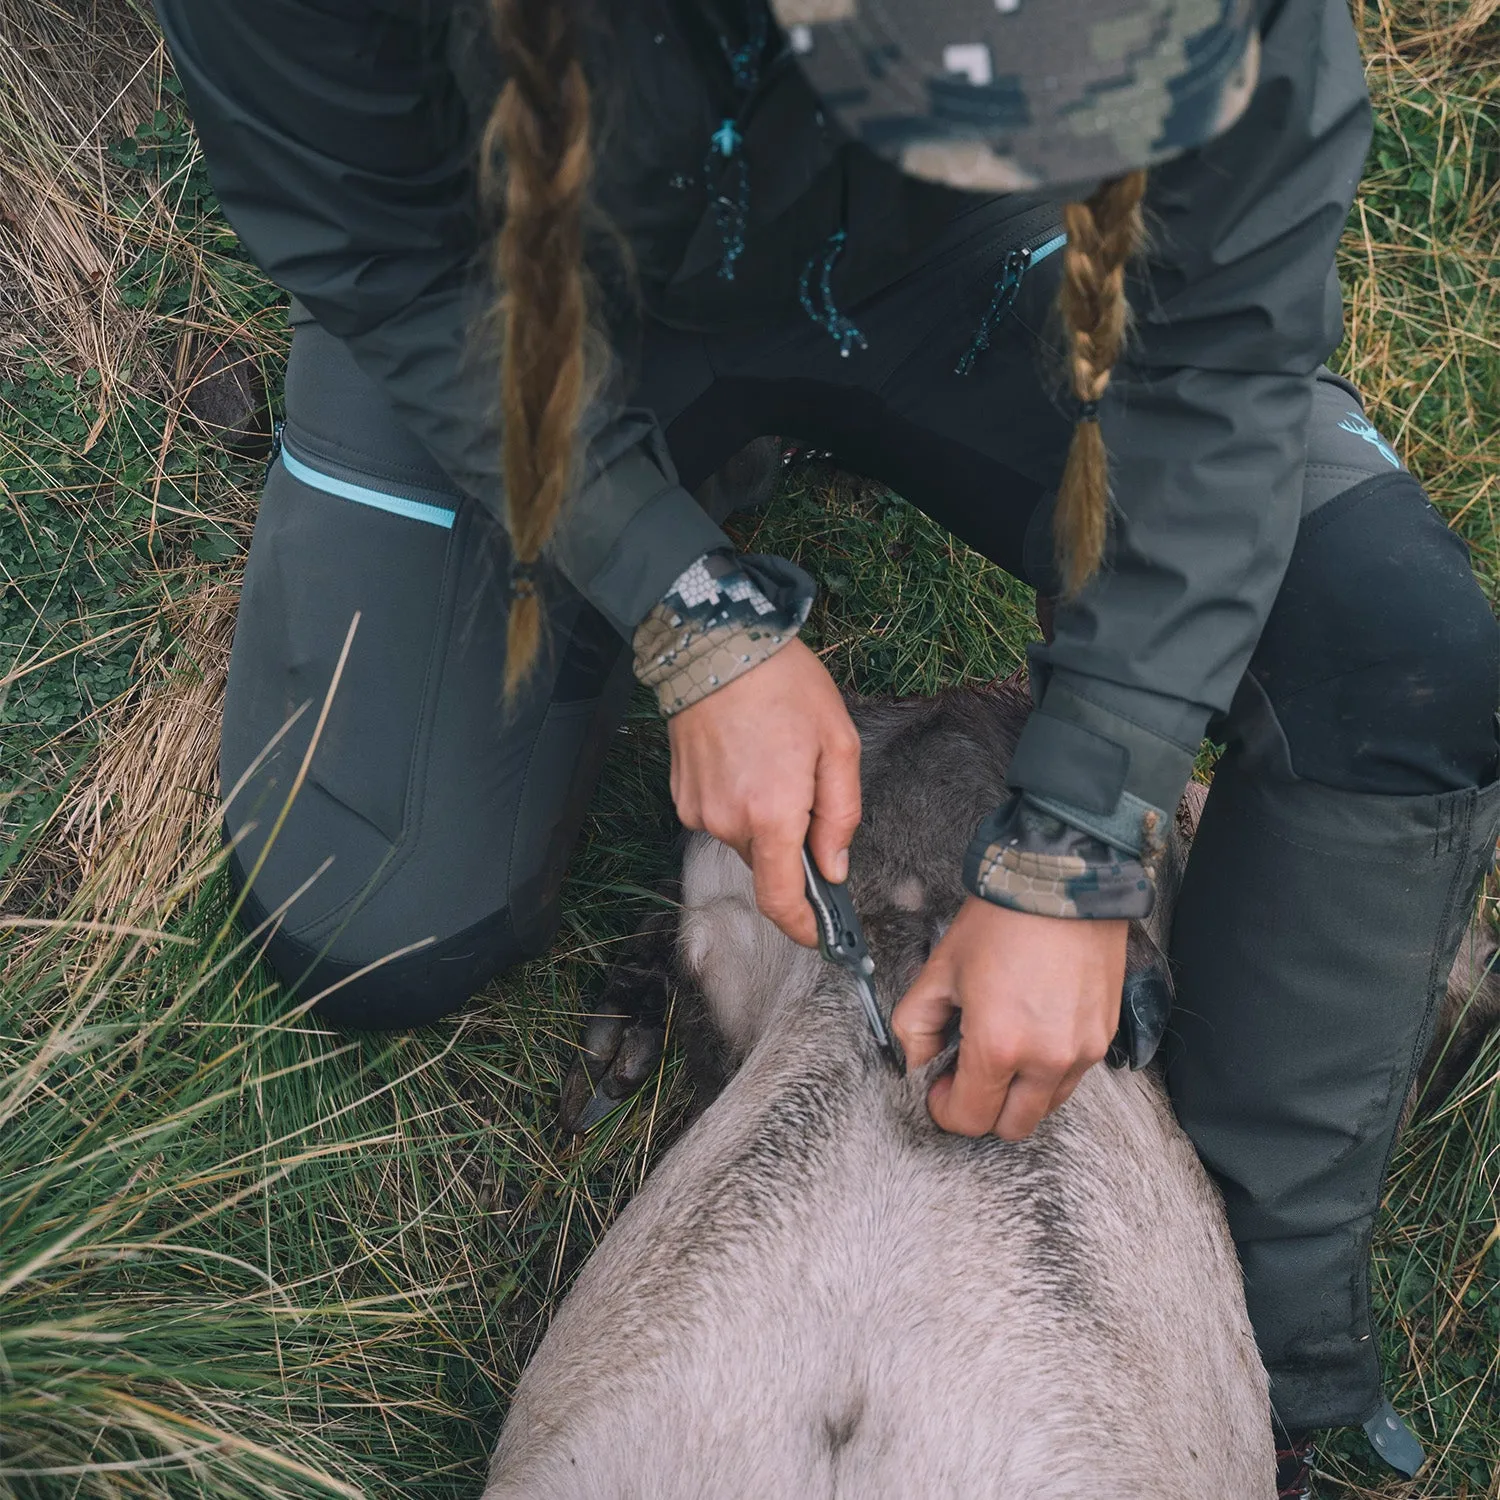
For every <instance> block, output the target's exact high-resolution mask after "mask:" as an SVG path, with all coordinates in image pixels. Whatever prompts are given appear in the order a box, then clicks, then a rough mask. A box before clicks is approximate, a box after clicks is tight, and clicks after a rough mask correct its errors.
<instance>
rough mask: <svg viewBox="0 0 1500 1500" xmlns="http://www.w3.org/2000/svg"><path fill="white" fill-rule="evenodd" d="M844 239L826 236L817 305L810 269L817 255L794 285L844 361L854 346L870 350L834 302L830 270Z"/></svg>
mask: <svg viewBox="0 0 1500 1500" xmlns="http://www.w3.org/2000/svg"><path fill="white" fill-rule="evenodd" d="M847 238H848V235H847V233H846V232H845V231H844V230H842V229H839V230H836V231H835V232H834V233H833V234H831V235H829V237H828V240H827V243H826V244H825V245H824V247H823V269H822V273H821V274H820V275H819V277H818V299H819V300H818V302H816V303H815V302H814V301H813V294H812V279H813V270H814V267H815V266H816V265H817V262H818V257H817V256H816V255H813V256H810V257H809V259H808V262H807V264H806V265H805V266H803V268H802V276H801V279H800V280H799V281H798V283H797V295H798V298H799V300H800V301H801V303H802V310H803V312H805V313H806V314H807V315H808V317H809V318H811V319H812V320H813V322H814V323H816V324H817V325H818V327H819V328H823V329H826V330H827V333H828V336H829V337H830V338H831V339H833V341H834V342H835V343H836V344H837V345H838V346H839V353H840V354H841V355H842V356H843V357H844V358H845V359H848V358H849V351H850V350H851V349H852V348H854V347H855V346H856V345H858V347H859V348H861V349H868V348H869V347H870V345H869V342H868V340H866V338H865V336H864V334H862V333H861V332H860V331H859V329H858V328H857V327H856V326H855V325H854V323H852V322H851V321H850V320H849V319H848V318H846V317H845V316H844V314H843V313H841V312H840V311H839V310H838V307H837V306H836V305H835V303H834V300H833V267H834V263H835V262H836V261H837V260H838V258H839V254H840V252H841V251H842V250H843V248H844V241H845V240H846V239H847ZM819 303H821V306H820V305H819Z"/></svg>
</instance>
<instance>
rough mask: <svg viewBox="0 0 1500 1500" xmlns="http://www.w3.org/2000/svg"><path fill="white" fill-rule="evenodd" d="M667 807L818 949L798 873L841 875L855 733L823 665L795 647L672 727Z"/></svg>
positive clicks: (852, 820) (853, 808)
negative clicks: (731, 857)
mask: <svg viewBox="0 0 1500 1500" xmlns="http://www.w3.org/2000/svg"><path fill="white" fill-rule="evenodd" d="M667 733H668V737H669V739H670V741H671V745H672V800H673V802H675V803H676V805H677V816H678V817H679V818H681V819H682V821H683V823H684V824H686V826H687V827H689V828H701V829H703V830H704V831H705V832H706V833H711V834H712V835H713V836H714V837H715V838H716V839H719V840H720V841H721V842H722V843H725V844H728V845H729V847H730V848H731V849H733V850H735V851H736V852H737V853H738V854H739V856H740V858H741V859H743V860H744V861H745V863H746V864H747V865H749V866H750V869H751V871H752V873H753V874H754V876H755V904H756V905H757V906H758V907H759V908H760V910H761V912H762V913H763V914H764V915H765V916H767V917H769V918H770V919H771V921H773V922H774V923H775V924H776V925H777V926H778V927H779V928H780V929H781V930H782V931H783V932H784V933H786V935H787V936H788V937H789V938H792V939H793V940H794V941H796V942H799V943H801V944H803V945H804V946H805V947H808V948H813V947H816V946H817V941H818V929H817V921H816V919H815V918H814V916H813V910H812V907H810V906H809V905H808V904H807V895H806V889H805V885H804V879H803V873H802V845H803V841H804V840H806V841H808V842H809V844H810V845H811V848H812V854H813V858H814V860H816V862H817V866H818V869H819V870H820V871H822V873H823V875H824V877H825V878H826V879H828V880H832V881H842V880H844V879H846V878H847V877H848V874H849V841H850V840H851V839H852V838H853V837H854V830H855V829H856V828H857V827H858V826H859V811H860V803H859V731H858V730H856V729H855V727H854V721H853V720H852V719H851V718H850V717H849V711H848V710H847V709H846V708H845V707H844V700H843V699H842V698H841V697H840V696H839V690H838V689H837V688H836V687H835V686H834V683H833V678H832V677H830V676H829V675H828V670H827V668H826V667H824V665H823V663H822V662H821V661H819V660H818V658H817V657H816V656H815V655H814V654H813V653H812V651H810V650H809V649H808V648H807V647H806V646H804V645H803V644H802V642H801V641H799V640H793V641H789V642H787V644H786V645H785V646H783V647H782V648H781V649H780V650H779V651H778V652H777V653H776V654H775V655H774V656H773V657H771V658H770V659H769V660H767V661H764V662H762V663H761V664H760V665H759V666H757V667H754V668H752V669H751V670H750V671H748V672H746V673H745V675H744V676H743V677H737V678H736V679H735V680H734V681H733V682H731V683H727V684H726V685H725V686H724V687H721V688H719V689H718V690H717V691H716V692H713V693H710V694H709V695H708V697H706V698H703V699H700V700H699V701H698V702H697V703H695V704H693V705H692V707H691V708H684V709H682V710H681V711H680V712H679V713H676V714H674V715H673V716H672V718H671V719H669V720H668V723H667Z"/></svg>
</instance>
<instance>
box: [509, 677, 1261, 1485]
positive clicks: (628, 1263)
mask: <svg viewBox="0 0 1500 1500" xmlns="http://www.w3.org/2000/svg"><path fill="white" fill-rule="evenodd" d="M1027 707H1028V705H1027V701H1026V699H1025V696H1024V694H1023V693H1022V692H1020V691H1019V690H1018V689H1017V688H1015V687H1014V686H1013V685H1010V684H1006V685H1003V686H1002V687H1000V688H998V689H995V690H991V691H968V692H954V693H949V694H946V695H944V696H942V697H940V698H938V699H935V700H907V701H901V702H894V703H891V702H885V703H868V704H857V705H854V713H855V719H856V722H857V723H858V724H859V727H860V730H861V733H862V735H863V738H864V796H865V817H864V822H863V825H862V826H861V829H860V832H859V834H858V836H857V838H856V840H855V843H854V846H853V850H852V855H851V864H852V873H851V877H850V879H851V888H852V894H853V896H854V900H855V903H856V905H857V907H858V908H859V910H860V912H861V915H862V917H863V918H864V922H865V926H866V930H867V934H868V936H869V939H870V943H871V948H872V951H873V952H874V954H875V957H876V960H877V965H878V981H879V987H880V992H881V1000H882V1003H883V1004H884V1005H885V1006H886V1008H887V1009H889V1007H890V1006H891V1005H892V1004H893V1003H894V1001H895V1000H896V999H897V998H899V996H900V995H901V993H902V991H903V989H904V988H905V986H906V985H907V984H908V983H909V982H910V980H911V978H912V977H913V975H914V974H915V973H916V971H917V969H918V968H919V967H920V965H921V963H922V961H923V960H924V958H925V957H926V954H927V952H928V951H929V949H930V947H931V944H932V943H933V942H934V941H935V940H936V939H937V937H938V936H939V935H940V933H941V931H942V929H943V927H944V926H945V925H946V923H947V922H948V921H950V920H951V919H952V917H953V914H954V913H955V912H956V910H957V908H958V906H959V904H960V902H961V901H962V899H963V891H962V889H961V886H960V884H959V878H958V871H959V856H960V854H961V852H962V849H963V846H964V844H965V843H966V841H967V838H968V835H969V832H970V830H971V829H972V828H973V827H974V825H975V824H976V823H977V821H978V820H979V818H980V816H981V815H982V814H983V813H984V812H986V811H987V810H988V809H989V808H990V807H992V806H993V805H994V804H995V803H996V802H997V801H998V800H999V798H1000V796H1001V795H1002V789H1003V770H1004V766H1005V763H1006V762H1007V760H1008V758H1009V753H1010V750H1011V749H1012V748H1013V746H1014V743H1015V738H1016V735H1017V733H1018V732H1019V729H1020V726H1021V723H1022V722H1023V721H1024V718H1025V714H1026V711H1027ZM1188 821H1191V819H1190V816H1189V818H1188ZM1182 862H1183V843H1182V836H1181V831H1179V834H1178V837H1177V838H1176V839H1175V840H1174V843H1173V847H1172V849H1171V850H1170V851H1169V853H1168V856H1167V859H1166V860H1165V861H1164V864H1163V869H1162V884H1163V886H1164V887H1166V888H1168V892H1169V894H1170V890H1171V889H1174V888H1175V883H1176V880H1177V879H1178V877H1179V876H1180V871H1181V867H1182ZM683 898H684V899H683V911H682V922H681V932H680V937H679V942H678V960H679V962H680V964H681V968H682V970H683V972H684V974H685V975H686V977H687V978H688V979H689V980H690V981H691V982H692V983H693V984H694V985H695V986H696V988H697V989H698V990H699V991H700V992H701V995H702V999H703V1001H704V1003H705V1006H706V1011H707V1015H708V1018H709V1021H710V1023H711V1026H712V1028H713V1032H714V1034H715V1036H716V1037H717V1039H718V1044H719V1050H720V1053H721V1056H722V1061H723V1063H724V1065H725V1071H727V1072H729V1073H731V1075H732V1076H730V1077H729V1081H728V1083H727V1085H726V1086H725V1087H724V1089H723V1092H722V1093H721V1094H720V1095H719V1096H718V1098H717V1099H715V1100H714V1102H713V1103H712V1104H711V1105H710V1106H709V1107H708V1108H707V1110H706V1111H705V1112H704V1113H703V1115H702V1116H701V1117H700V1118H699V1120H698V1121H697V1122H696V1124H695V1125H694V1126H693V1127H692V1128H691V1129H690V1130H689V1131H688V1132H687V1133H686V1134H685V1135H684V1136H683V1137H682V1138H681V1139H680V1140H679V1141H678V1142H677V1144H676V1145H675V1146H674V1147H673V1148H672V1150H671V1151H670V1152H668V1153H667V1155H666V1156H665V1157H664V1158H663V1160H662V1161H661V1163H660V1164H659V1165H658V1166H657V1168H656V1169H655V1171H654V1172H653V1173H652V1174H651V1176H650V1178H649V1179H648V1180H647V1182H646V1184H645V1186H644V1187H643V1188H642V1190H641V1191H640V1193H638V1194H637V1196H636V1197H635V1199H634V1200H633V1201H632V1202H631V1203H630V1205H629V1206H628V1207H627V1208H626V1209H625V1211H624V1212H623V1213H622V1214H621V1216H620V1218H619V1219H618V1220H617V1221H616V1223H615V1224H614V1226H613V1227H612V1228H611V1229H610V1231H609V1232H608V1234H607V1235H606V1236H605V1237H604V1239H603V1241H602V1242H601V1243H600V1245H599V1247H598V1249H597V1250H596V1252H595V1253H594V1255H593V1257H592V1258H591V1259H590V1261H589V1262H588V1264H587V1265H586V1266H585V1267H584V1269H583V1271H582V1272H581V1273H580V1275H579V1277H578V1280H577V1283H576V1284H575V1286H574V1288H573V1290H572V1292H571V1293H570V1294H569V1296H568V1297H567V1299H566V1301H565V1302H564V1304H563V1305H562V1307H561V1309H560V1310H559V1312H558V1314H557V1316H556V1318H555V1319H554V1321H553V1323H552V1326H551V1329H550V1330H549V1332H548V1334H547V1336H546V1338H545V1339H544V1340H543V1342H542V1344H541V1346H540V1348H539V1349H538V1351H537V1353H536V1356H535V1358H534V1359H533V1360H532V1362H531V1364H530V1365H529V1367H528V1368H527V1370H526V1372H525V1374H524V1375H523V1377H522V1380H521V1382H520V1385H519V1387H518V1389H517V1391H516V1395H515V1399H514V1402H513V1403H512V1406H511V1409H510V1413H509V1416H508V1419H507V1421H506V1423H505V1428H504V1431H503V1433H502V1434H501V1438H500V1444H499V1448H498V1450H497V1452H496V1455H495V1459H494V1463H493V1467H492V1471H491V1477H490V1483H489V1487H488V1488H487V1489H486V1491H485V1500H520V1497H522V1496H525V1497H528V1500H599V1497H606V1496H607V1497H610V1500H707V1497H712V1500H737V1497H744V1500H751V1497H754V1500H782V1497H785V1500H811V1497H819V1500H822V1497H849V1500H912V1497H925V1500H939V1497H954V1500H958V1497H962V1500H986V1497H995V1500H1001V1497H1006V1500H1021V1497H1026V1500H1075V1497H1079V1500H1081V1497H1085V1496H1087V1497H1089V1500H1095V1497H1098V1496H1109V1497H1112V1500H1135V1497H1139V1500H1145V1497H1148V1496H1149V1497H1151V1500H1174V1497H1181V1500H1189V1497H1191V1500H1203V1497H1206V1496H1212V1497H1214V1500H1267V1497H1269V1496H1271V1495H1272V1494H1273V1493H1274V1489H1275V1485H1274V1465H1273V1460H1272V1451H1271V1450H1272V1443H1271V1428H1270V1408H1269V1403H1268V1400H1267V1388H1266V1376H1265V1372H1264V1370H1263V1368H1262V1366H1261V1364H1260V1360H1259V1357H1258V1355H1257V1353H1256V1349H1255V1343H1254V1339H1253V1336H1252V1333H1251V1330H1250V1326H1249V1322H1248V1319H1247V1317H1246V1313H1245V1305H1244V1298H1243V1295H1242V1292H1241V1285H1240V1274H1239V1270H1238V1267H1237V1264H1236V1261H1235V1256H1234V1250H1233V1247H1232V1245H1231V1243H1230V1240H1229V1236H1228V1232H1227V1230H1226V1227H1225V1223H1224V1217H1223V1212H1222V1209H1221V1206H1220V1204H1219V1201H1218V1198H1217V1195H1216V1193H1215V1191H1214V1189H1213V1187H1212V1186H1211V1184H1210V1183H1209V1181H1208V1179H1207V1177H1206V1176H1205V1175H1204V1173H1203V1171H1202V1169H1201V1167H1200V1166H1199V1164H1198V1161H1197V1158H1196V1157H1195V1155H1194V1153H1193V1151H1192V1148H1191V1146H1190V1145H1189V1143H1188V1141H1187V1139H1186V1137H1185V1136H1184V1135H1183V1134H1182V1132H1181V1130H1180V1129H1179V1128H1178V1127H1177V1125H1176V1123H1175V1122H1174V1120H1173V1118H1172V1115H1171V1112H1170V1110H1169V1109H1168V1107H1167V1104H1166V1100H1165V1096H1164V1093H1163V1091H1162V1088H1161V1086H1160V1083H1159V1081H1158V1080H1157V1079H1156V1078H1154V1077H1153V1076H1151V1075H1150V1074H1149V1073H1143V1074H1133V1073H1128V1072H1112V1071H1109V1070H1107V1069H1104V1068H1095V1069H1092V1070H1091V1071H1090V1072H1089V1073H1088V1074H1087V1075H1086V1077H1085V1078H1084V1080H1083V1082H1082V1083H1081V1084H1080V1086H1079V1087H1078V1089H1077V1091H1076V1092H1075V1094H1074V1095H1073V1097H1072V1099H1071V1100H1070V1101H1069V1102H1068V1104H1067V1105H1065V1106H1064V1107H1063V1108H1062V1109H1061V1110H1059V1111H1058V1112H1057V1113H1056V1114H1054V1115H1052V1116H1051V1117H1049V1118H1048V1119H1047V1120H1045V1121H1043V1122H1042V1124H1041V1126H1040V1127H1039V1128H1038V1129H1037V1131H1036V1132H1035V1133H1034V1135H1033V1136H1032V1137H1031V1138H1030V1139H1029V1140H1026V1141H1024V1142H1021V1143H1019V1144H1009V1143H1007V1142H1004V1141H1000V1140H997V1139H994V1138H989V1139H984V1140H979V1141H969V1140H965V1139H962V1138H960V1137H956V1136H950V1135H946V1134H944V1133H943V1132H941V1131H940V1130H938V1128H937V1127H936V1126H935V1125H934V1124H933V1123H932V1122H931V1120H930V1118H929V1117H928V1115H927V1111H926V1105H925V1098H926V1092H927V1088H928V1085H929V1084H930V1082H931V1080H932V1078H933V1077H934V1076H936V1074H937V1072H938V1071H939V1070H941V1068H942V1067H944V1066H945V1065H946V1063H947V1062H948V1061H950V1060H951V1059H950V1058H940V1059H938V1060H937V1061H936V1062H935V1063H934V1064H932V1065H931V1066H929V1067H928V1068H925V1069H923V1070H921V1071H920V1072H918V1073H915V1074H914V1075H913V1076H911V1077H908V1078H905V1079H903V1078H899V1077H897V1076H896V1074H895V1073H894V1072H893V1071H892V1070H891V1069H890V1068H889V1067H888V1066H887V1065H886V1064H885V1063H884V1061H883V1060H882V1059H881V1057H880V1055H879V1054H878V1052H877V1051H876V1049H875V1046H874V1042H873V1040H872V1038H871V1037H870V1035H869V1032H868V1030H867V1028H866V1026H865V1023H864V1021H863V1019H862V1018H861V1015H860V1012H859V1009H858V1005H857V1003H856V1001H855V998H854V995H853V992H852V990H851V989H850V987H849V985H848V983H847V982H846V981H845V980H844V979H843V978H842V976H840V975H839V974H837V973H836V972H834V971H833V970H832V969H830V968H829V967H828V966H826V965H824V964H822V963H821V961H820V960H819V959H818V958H817V956H816V955H815V954H811V953H809V952H807V951H806V950H803V949H800V948H797V947H796V946H795V945H793V944H792V943H791V942H789V941H788V940H786V939H785V938H783V937H782V936H781V935H780V934H779V933H777V932H776V931H775V930H774V929H773V928H772V927H771V926H770V925H769V924H768V923H767V922H766V921H765V920H764V919H763V918H761V917H760V916H759V915H758V913H757V912H756V911H755V907H754V898H753V891H752V888H751V883H750V880H749V876H748V873H747V871H746V870H745V868H744V866H743V865H742V864H741V863H740V862H739V860H738V859H737V858H736V856H735V855H733V854H732V853H730V852H729V851H728V850H726V849H725V848H723V847H722V846H720V845H718V844H715V843H714V842H713V841H711V840H708V839H705V838H701V837H700V838H696V839H694V840H693V841H692V842H691V844H690V846H689V849H688V854H687V858H686V862H685V868H684V882H683ZM1169 905H1170V902H1169V901H1166V902H1163V903H1162V906H1163V910H1162V914H1161V919H1160V920H1159V921H1158V922H1157V923H1156V924H1155V930H1154V931H1153V932H1150V933H1140V934H1137V935H1136V941H1135V943H1134V945H1133V950H1132V952H1133V961H1135V962H1140V961H1142V959H1143V958H1145V957H1146V956H1149V954H1150V953H1151V951H1152V949H1153V948H1154V947H1155V946H1156V945H1158V944H1164V939H1165V927H1164V925H1163V923H1164V922H1165V920H1166V918H1167V908H1168V907H1169Z"/></svg>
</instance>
